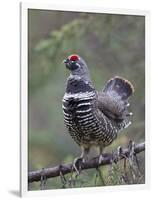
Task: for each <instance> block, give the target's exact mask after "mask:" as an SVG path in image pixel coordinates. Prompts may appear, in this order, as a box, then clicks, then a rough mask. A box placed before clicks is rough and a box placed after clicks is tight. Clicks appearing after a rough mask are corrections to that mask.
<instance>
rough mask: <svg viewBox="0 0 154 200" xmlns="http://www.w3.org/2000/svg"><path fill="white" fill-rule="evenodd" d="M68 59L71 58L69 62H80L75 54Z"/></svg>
mask: <svg viewBox="0 0 154 200" xmlns="http://www.w3.org/2000/svg"><path fill="white" fill-rule="evenodd" d="M68 58H69V60H71V61H76V60H79V56H78V55H76V54H73V55H71V56H69V57H68Z"/></svg>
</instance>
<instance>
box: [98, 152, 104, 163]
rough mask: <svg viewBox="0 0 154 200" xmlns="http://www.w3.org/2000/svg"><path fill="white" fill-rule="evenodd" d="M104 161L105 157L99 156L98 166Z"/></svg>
mask: <svg viewBox="0 0 154 200" xmlns="http://www.w3.org/2000/svg"><path fill="white" fill-rule="evenodd" d="M103 160H104V157H103V155H102V154H100V155H99V158H98V164H99V165H100V164H101V163H102V162H103Z"/></svg>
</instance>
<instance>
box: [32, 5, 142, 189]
mask: <svg viewBox="0 0 154 200" xmlns="http://www.w3.org/2000/svg"><path fill="white" fill-rule="evenodd" d="M72 53H77V54H79V55H80V56H81V57H83V58H84V60H85V61H86V62H87V64H88V66H89V69H90V73H91V77H92V80H93V84H94V85H95V87H96V89H98V90H101V89H102V88H103V86H104V84H105V83H106V81H107V80H108V79H110V78H111V77H113V76H115V75H118V76H122V77H125V78H126V79H128V80H130V81H131V82H132V84H133V85H134V88H135V93H134V95H133V96H132V97H131V98H130V103H131V106H130V110H131V111H132V112H133V114H134V115H133V119H132V125H131V126H130V127H129V128H127V129H126V130H124V131H122V133H121V134H120V135H119V137H118V139H117V140H116V141H114V142H113V144H112V145H111V146H109V147H107V148H106V152H107V151H112V150H113V149H116V148H117V147H118V146H119V145H121V146H124V147H126V146H127V144H128V141H129V140H130V139H131V140H134V141H135V142H136V143H139V142H142V141H144V140H145V126H144V125H145V18H144V17H143V16H135V15H134V16H133V15H132V16H130V15H112V14H94V13H93V14H91V13H79V12H62V11H48V10H33V9H29V11H28V73H29V80H28V88H29V133H28V166H29V170H30V171H31V170H36V169H40V168H43V167H51V166H55V165H57V164H60V163H64V162H69V161H72V160H73V159H74V158H75V157H77V156H79V155H80V148H79V147H78V146H77V144H76V143H75V142H74V141H73V140H72V139H71V137H70V136H69V134H67V131H66V129H65V127H64V123H63V113H62V106H61V104H62V97H63V94H64V92H65V87H66V85H65V84H66V78H67V77H68V75H69V72H68V71H67V69H66V68H65V66H64V65H63V64H62V61H63V60H64V59H65V58H66V57H67V56H69V55H70V54H72ZM139 158H140V159H139V160H140V165H141V170H142V175H143V177H144V154H143V153H142V154H140V155H139ZM106 170H107V169H106V168H103V170H102V172H103V173H104V176H107V172H106ZM80 178H81V180H82V181H83V183H82V185H81V186H83V187H84V186H93V180H94V171H92V170H89V171H88V174H87V175H85V176H84V177H82V176H81V177H80ZM113 180H114V181H108V182H106V183H104V185H115V184H122V183H119V182H118V181H115V179H114V178H113ZM142 182H144V178H143V179H142V181H141V183H142ZM138 183H140V182H138ZM98 185H101V183H99V182H98ZM60 187H61V182H60V179H58V178H54V179H52V180H48V184H47V189H51V188H60ZM78 187H79V185H78ZM30 189H31V190H37V189H40V186H39V183H33V184H31V187H30Z"/></svg>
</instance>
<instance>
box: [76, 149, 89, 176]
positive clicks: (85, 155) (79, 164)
mask: <svg viewBox="0 0 154 200" xmlns="http://www.w3.org/2000/svg"><path fill="white" fill-rule="evenodd" d="M81 150H82V153H81V156H80V157H77V158H75V159H74V161H73V168H74V169H75V171H76V172H77V174H78V175H79V174H80V171H81V167H82V163H85V162H86V161H87V160H88V153H89V150H90V148H89V147H84V146H81Z"/></svg>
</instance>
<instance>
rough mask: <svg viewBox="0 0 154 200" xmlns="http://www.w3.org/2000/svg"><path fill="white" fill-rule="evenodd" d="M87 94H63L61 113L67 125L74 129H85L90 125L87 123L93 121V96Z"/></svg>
mask: <svg viewBox="0 0 154 200" xmlns="http://www.w3.org/2000/svg"><path fill="white" fill-rule="evenodd" d="M89 95H90V94H89V93H85V95H83V94H78V96H77V95H76V96H74V97H73V95H68V94H67V93H66V94H65V95H64V98H63V113H64V121H65V124H66V126H67V127H72V129H75V130H76V131H81V130H83V129H84V130H86V129H88V127H90V125H89V124H90V123H92V122H94V121H95V116H94V112H93V110H94V105H93V102H94V98H93V97H92V96H89ZM91 95H92V94H91Z"/></svg>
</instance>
